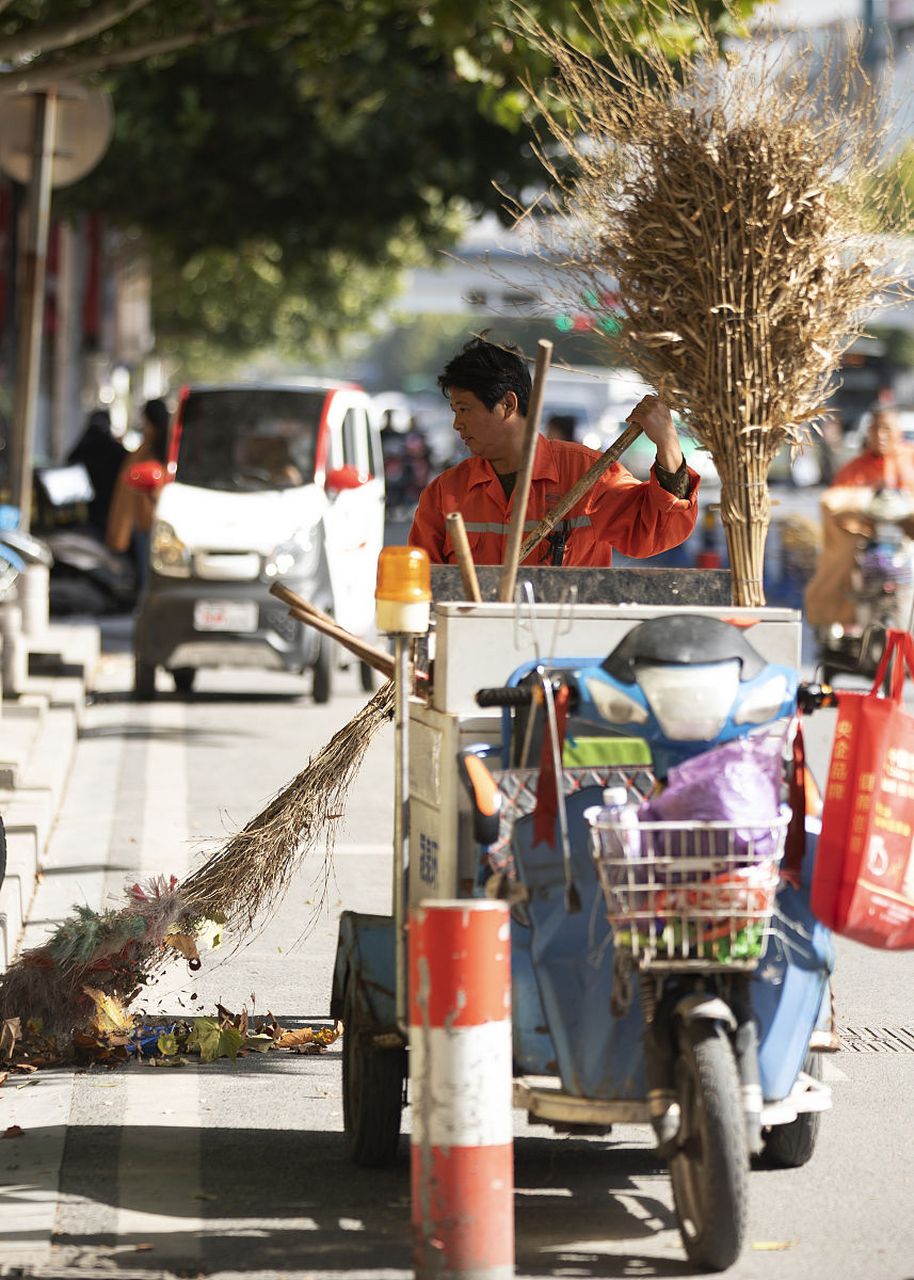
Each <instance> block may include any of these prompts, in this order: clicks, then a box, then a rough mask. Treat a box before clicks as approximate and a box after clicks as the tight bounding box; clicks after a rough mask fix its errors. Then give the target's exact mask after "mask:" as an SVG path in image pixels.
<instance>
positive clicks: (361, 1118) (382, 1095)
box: [343, 977, 406, 1167]
mask: <svg viewBox="0 0 914 1280" xmlns="http://www.w3.org/2000/svg"><path fill="white" fill-rule="evenodd" d="M405 1079H406V1053H405V1050H403V1049H374V1048H372V1047H371V1044H370V1041H369V1038H368V1036H367V1035H366V1034H365V1031H364V1029H363V1028H361V1027H360V1026H359V1014H358V1008H357V1004H356V998H355V983H354V980H353V979H352V978H351V977H350V979H349V981H348V982H347V984H346V995H345V998H344V1000H343V1127H344V1129H345V1131H346V1146H347V1150H348V1153H349V1158H350V1160H351V1161H352V1162H353V1164H359V1165H367V1166H370V1167H378V1166H380V1165H388V1164H392V1163H393V1161H394V1159H395V1158H396V1155H397V1147H398V1145H399V1142H400V1112H401V1111H402V1109H403V1082H404V1080H405Z"/></svg>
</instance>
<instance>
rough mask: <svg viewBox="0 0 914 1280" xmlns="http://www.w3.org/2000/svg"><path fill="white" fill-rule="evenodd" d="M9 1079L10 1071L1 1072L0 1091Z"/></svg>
mask: <svg viewBox="0 0 914 1280" xmlns="http://www.w3.org/2000/svg"><path fill="white" fill-rule="evenodd" d="M9 1078H10V1073H9V1072H8V1071H0V1089H2V1088H3V1086H4V1085H5V1084H6V1082H7V1080H9Z"/></svg>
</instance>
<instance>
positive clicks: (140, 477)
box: [126, 462, 165, 493]
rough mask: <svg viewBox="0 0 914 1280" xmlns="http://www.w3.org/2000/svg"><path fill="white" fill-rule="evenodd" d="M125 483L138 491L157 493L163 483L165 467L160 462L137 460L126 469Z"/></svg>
mask: <svg viewBox="0 0 914 1280" xmlns="http://www.w3.org/2000/svg"><path fill="white" fill-rule="evenodd" d="M126 483H127V485H128V487H129V488H131V489H137V490H139V492H140V493H158V491H159V489H161V487H162V485H163V484H164V483H165V468H164V467H163V466H162V464H161V462H138V463H136V465H135V466H132V467H130V468H129V469H128V471H127V476H126Z"/></svg>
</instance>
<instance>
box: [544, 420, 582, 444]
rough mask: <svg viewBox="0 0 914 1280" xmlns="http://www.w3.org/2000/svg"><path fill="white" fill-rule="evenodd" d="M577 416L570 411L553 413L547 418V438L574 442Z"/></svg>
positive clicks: (545, 431) (545, 430)
mask: <svg viewBox="0 0 914 1280" xmlns="http://www.w3.org/2000/svg"><path fill="white" fill-rule="evenodd" d="M574 428H575V418H574V415H573V414H570V413H553V414H552V415H551V416H550V417H549V418H547V420H546V425H545V427H544V428H543V435H544V436H545V437H546V439H547V440H567V441H570V442H571V443H572V444H573V443H574Z"/></svg>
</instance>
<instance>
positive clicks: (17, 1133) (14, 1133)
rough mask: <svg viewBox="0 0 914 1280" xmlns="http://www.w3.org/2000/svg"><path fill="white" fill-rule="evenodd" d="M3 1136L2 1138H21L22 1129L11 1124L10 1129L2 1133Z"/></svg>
mask: <svg viewBox="0 0 914 1280" xmlns="http://www.w3.org/2000/svg"><path fill="white" fill-rule="evenodd" d="M3 1136H4V1138H21V1137H22V1129H21V1128H20V1127H19V1125H18V1124H11V1125H10V1127H9V1128H8V1129H6V1130H5V1131H4V1134H3Z"/></svg>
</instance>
